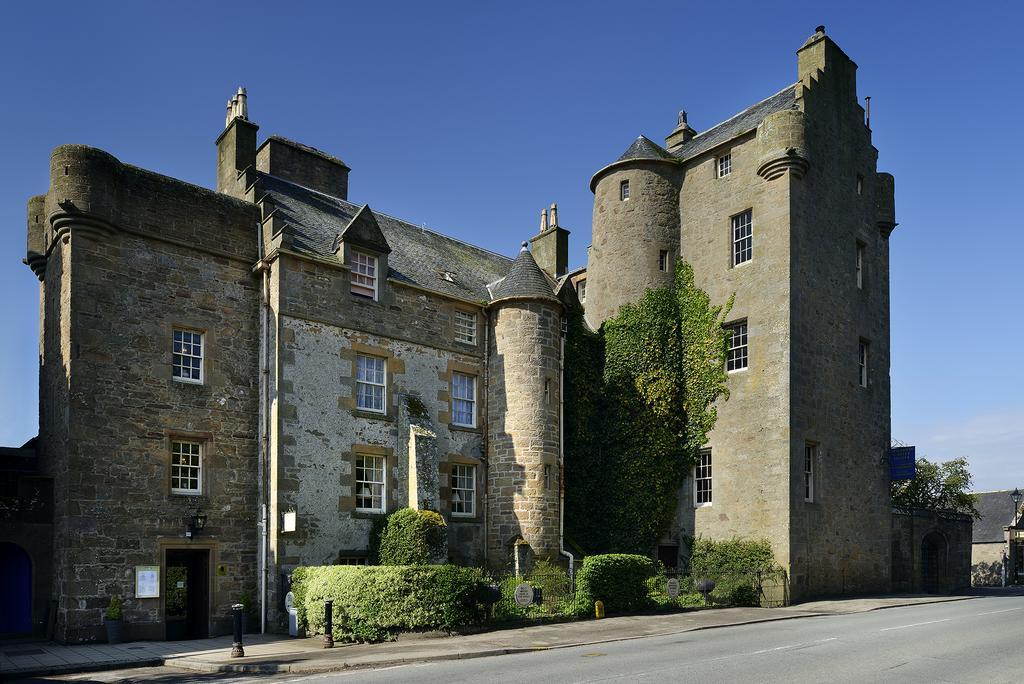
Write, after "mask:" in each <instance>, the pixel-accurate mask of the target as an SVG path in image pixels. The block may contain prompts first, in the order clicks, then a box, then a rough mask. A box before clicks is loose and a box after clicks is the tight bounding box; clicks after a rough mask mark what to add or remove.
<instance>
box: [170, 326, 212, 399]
mask: <svg viewBox="0 0 1024 684" xmlns="http://www.w3.org/2000/svg"><path fill="white" fill-rule="evenodd" d="M179 335H180V336H181V340H180V341H179V340H178V339H177V338H178V336H179ZM186 335H190V336H191V341H190V342H185V336H186ZM196 337H198V338H199V354H198V356H197V355H196V354H193V353H192V350H191V349H189V352H188V353H185V345H186V344H188V345H189V346H190V347H191V346H193V345H195V344H196V342H195V338H196ZM179 343H180V344H181V346H180V347H179V346H178V345H179ZM179 359H180V360H181V362H180V363H179ZM191 359H199V377H198V378H193V377H188V378H186V377H183V376H181V375H175V370H176V369H177V368H179V367H180V368H182V369H183V370H184V369H185V365H184V361H185V360H191ZM205 366H206V334H205V333H203V332H202V331H199V330H192V329H190V328H173V329H172V330H171V379H172V380H173V381H174V382H184V383H186V384H189V385H202V384H203V383H204V382H205V380H206V378H205V375H206V368H205ZM188 370H189V371H190V372H191V370H192V367H191V365H189V368H188Z"/></svg>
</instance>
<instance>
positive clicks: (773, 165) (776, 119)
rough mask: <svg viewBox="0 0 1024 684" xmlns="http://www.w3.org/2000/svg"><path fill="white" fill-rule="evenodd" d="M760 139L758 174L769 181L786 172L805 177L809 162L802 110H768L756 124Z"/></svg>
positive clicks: (797, 176)
mask: <svg viewBox="0 0 1024 684" xmlns="http://www.w3.org/2000/svg"><path fill="white" fill-rule="evenodd" d="M757 140H758V145H759V147H760V154H759V156H758V166H757V175H759V176H761V177H762V178H764V179H765V180H769V181H770V180H774V179H776V178H779V177H780V176H783V175H785V174H786V173H789V174H791V175H793V176H794V177H795V178H803V175H804V174H805V173H806V172H807V168H808V167H809V166H810V162H809V161H808V156H807V129H806V122H805V119H804V113H803V112H802V111H800V110H799V109H784V110H782V111H780V112H775V113H774V114H769V115H768V116H766V117H765V118H764V120H763V121H762V122H761V123H760V125H759V126H758V127H757Z"/></svg>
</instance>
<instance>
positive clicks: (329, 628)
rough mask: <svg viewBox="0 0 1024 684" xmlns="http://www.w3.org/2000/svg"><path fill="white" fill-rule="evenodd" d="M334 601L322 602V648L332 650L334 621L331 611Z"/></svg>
mask: <svg viewBox="0 0 1024 684" xmlns="http://www.w3.org/2000/svg"><path fill="white" fill-rule="evenodd" d="M333 606H334V601H332V600H330V599H326V600H325V601H324V642H323V647H324V648H334V634H333V633H332V632H334V624H333V623H334V620H333V617H334V616H333V610H332V607H333Z"/></svg>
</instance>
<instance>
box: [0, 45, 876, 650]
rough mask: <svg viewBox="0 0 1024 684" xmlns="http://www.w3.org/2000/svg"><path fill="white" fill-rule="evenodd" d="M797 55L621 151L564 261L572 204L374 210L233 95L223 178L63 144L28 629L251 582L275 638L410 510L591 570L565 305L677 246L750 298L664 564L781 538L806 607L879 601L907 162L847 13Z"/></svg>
mask: <svg viewBox="0 0 1024 684" xmlns="http://www.w3.org/2000/svg"><path fill="white" fill-rule="evenodd" d="M797 54H798V73H797V80H796V82H795V83H793V84H791V85H788V86H787V87H786V88H784V89H783V90H781V91H779V92H777V93H776V94H775V95H772V96H771V97H769V98H768V99H766V100H763V101H762V102H759V103H758V104H755V105H754V106H752V107H750V108H749V109H747V110H744V111H743V112H741V113H740V114H738V115H736V116H734V117H732V118H731V119H729V120H727V121H725V122H723V123H722V124H719V125H717V126H715V127H713V128H711V129H709V130H707V131H704V132H703V133H697V132H696V131H694V130H693V129H692V128H690V126H689V125H688V123H687V121H686V117H685V115H681V116H680V119H679V123H678V126H677V127H676V128H675V130H673V131H672V132H671V133H670V134H669V136H668V138H667V139H666V146H665V147H661V146H659V145H657V144H655V143H653V142H652V141H650V140H649V139H647V138H643V137H641V138H640V139H638V140H637V141H636V142H635V143H634V144H633V145H631V146H630V148H629V149H628V150H627V152H626V153H625V154H624V155H623V156H622V157H621V158H620V159H618V160H617V161H615V162H614V163H612V164H610V165H608V166H606V167H605V168H603V169H601V170H600V171H598V172H597V174H596V175H595V176H594V178H593V180H592V181H591V188H592V189H593V191H594V193H595V199H594V215H593V243H592V246H591V250H590V256H589V261H588V264H587V266H586V267H585V268H580V269H576V270H574V271H571V272H570V271H569V269H568V235H569V233H568V231H567V230H566V229H565V228H564V227H562V226H561V225H560V224H559V221H558V216H557V210H556V208H555V207H554V206H552V208H551V213H550V215H548V214H547V213H545V214H544V215H543V219H542V224H541V229H540V232H539V233H538V234H537V235H536V236H534V237H533V238H532V239H531V241H530V242H531V243H532V251H531V250H530V249H529V248H528V245H527V243H523V245H522V248H521V249H520V251H519V252H518V254H517V255H516V256H515V257H514V258H509V257H506V256H503V255H500V254H495V253H492V252H488V251H486V250H483V249H480V248H478V247H474V246H472V245H469V244H466V243H464V242H461V241H458V240H455V239H452V238H449V237H445V236H444V235H441V234H439V233H436V232H433V231H431V230H428V229H426V228H423V227H420V226H417V225H415V224H413V223H409V222H406V221H402V220H400V219H397V218H394V217H392V216H389V215H387V214H385V213H383V212H380V211H376V210H374V209H371V208H370V207H368V206H366V205H365V204H359V203H356V202H351V201H349V171H350V169H349V167H348V166H346V165H345V164H344V163H343V162H342V161H341V160H339V159H337V158H335V157H332V156H329V155H327V154H324V153H323V152H320V151H318V150H315V149H313V148H310V147H307V146H305V145H302V144H300V143H296V142H293V141H291V140H288V139H285V138H282V137H278V136H271V137H268V138H266V139H265V140H264V141H263V142H262V143H258V139H257V131H258V127H257V125H256V124H255V123H253V122H252V121H250V120H249V118H248V112H247V104H246V96H245V93H244V91H242V90H240V91H239V93H238V95H236V96H235V97H234V98H233V99H232V101H231V102H229V104H228V112H227V117H226V122H225V129H224V131H223V132H222V133H221V135H220V137H219V138H218V139H217V141H216V145H217V188H216V190H209V189H206V188H201V187H197V186H194V185H191V184H188V183H184V182H181V181H178V180H175V179H172V178H168V177H166V176H162V175H159V174H157V173H154V172H152V171H147V170H144V169H140V168H136V167H133V166H130V165H128V164H124V163H122V162H120V161H119V160H117V159H115V158H114V157H112V156H111V155H109V154H107V153H105V152H103V151H100V150H97V149H93V148H89V147H85V146H81V145H66V146H62V147H59V148H57V149H56V150H54V152H53V155H52V157H51V160H50V187H49V189H48V191H47V192H46V194H44V195H39V196H37V197H33V198H32V199H30V200H29V203H28V256H27V258H26V263H27V264H28V265H29V267H30V268H31V269H32V271H33V272H34V273H35V274H36V276H38V278H39V280H40V425H39V437H38V440H37V441H36V442H35V443H34V444H33V445H31V447H30V448H29V449H28V450H29V451H31V452H32V455H31V458H30V460H32V461H33V463H32V466H31V469H30V470H31V471H32V474H33V475H32V477H42V478H43V479H45V480H47V481H48V482H50V483H51V484H52V489H53V497H52V502H53V503H52V505H53V511H52V517H50V518H49V519H48V520H49V523H47V524H49V527H48V531H47V532H46V533H47V534H50V535H52V544H51V547H52V550H53V555H52V568H46V567H44V566H43V565H40V566H39V567H36V568H35V569H34V571H33V572H35V573H36V579H35V580H34V581H35V586H36V587H39V586H46V585H47V584H48V585H49V586H50V587H51V589H50V592H49V595H47V596H41V595H39V591H38V589H37V592H36V594H35V600H36V602H37V603H38V604H39V605H41V606H42V608H41V609H38V610H36V611H35V612H34V614H33V615H34V618H33V619H34V621H35V625H36V629H37V630H39V629H42V628H43V624H42V622H41V621H44V620H47V619H49V622H50V628H52V629H53V632H54V634H55V636H56V638H57V639H59V640H62V641H86V640H92V639H97V638H101V632H102V629H103V626H102V621H101V614H102V610H103V608H104V607H105V606H106V605H107V602H108V600H109V598H110V596H112V595H121V596H124V597H126V600H127V603H126V611H125V618H126V622H127V629H128V636H129V637H130V638H171V637H175V636H204V635H207V634H214V633H225V632H226V631H227V630H228V622H227V621H228V614H229V606H230V605H231V604H232V603H235V602H237V601H240V600H243V599H244V598H245V597H246V596H248V597H249V598H250V599H251V601H252V602H253V603H254V604H255V605H256V606H257V607H259V608H261V610H259V611H258V612H259V613H260V614H262V615H263V616H264V617H265V618H266V621H267V625H268V628H270V629H278V628H280V626H281V617H282V607H283V597H284V594H285V592H286V591H287V575H288V573H289V572H290V571H291V569H292V568H294V567H295V566H297V565H299V564H325V563H362V562H365V561H366V558H367V553H368V551H367V545H368V540H369V535H370V531H371V527H372V526H373V524H374V522H375V521H377V520H380V519H381V517H382V516H383V515H384V514H385V513H386V512H388V511H392V510H395V509H397V508H400V507H403V506H414V507H419V508H430V509H436V510H439V511H440V512H441V513H442V514H443V515H444V516H445V518H447V519H448V521H449V528H448V529H449V538H448V550H449V556H450V557H451V559H452V560H454V561H457V562H464V563H480V564H488V565H490V566H493V567H508V566H510V565H512V564H513V563H515V562H517V561H522V562H529V561H530V560H531V559H532V558H537V557H545V558H562V559H569V558H570V554H569V553H568V552H567V551H566V550H565V548H564V541H563V539H562V534H561V515H562V492H563V482H562V476H561V474H562V444H561V441H562V431H561V418H562V396H561V388H562V374H563V370H564V367H565V365H566V364H571V363H572V359H571V358H564V355H563V351H564V345H563V322H564V313H565V311H566V307H569V306H574V305H575V304H576V303H577V301H581V302H583V304H584V306H585V312H586V317H587V320H588V321H589V323H590V324H591V325H592V326H593V327H595V328H596V327H598V326H599V325H600V324H601V322H602V321H603V320H605V319H607V318H608V317H609V316H612V315H614V313H615V311H616V310H617V309H618V307H619V306H620V305H621V304H622V303H624V302H628V301H632V300H635V299H637V298H639V297H640V296H641V295H642V294H643V292H644V289H645V288H647V287H651V286H657V285H659V284H664V283H667V282H669V278H670V273H671V271H672V268H671V264H672V262H673V261H674V260H675V259H676V258H680V257H681V258H683V259H686V260H687V261H689V262H690V263H692V264H693V266H694V269H695V272H696V276H697V284H698V285H699V286H701V287H702V288H704V289H705V290H706V291H707V292H708V293H709V294H710V295H711V298H712V300H714V301H724V300H725V299H727V298H728V297H729V296H730V295H731V294H732V293H736V305H735V308H734V309H733V314H732V316H733V318H732V319H731V320H730V321H729V326H730V330H731V331H732V335H731V340H732V342H731V347H730V352H729V370H730V371H731V374H730V381H729V382H730V390H731V394H732V396H731V399H730V400H729V401H728V402H725V403H723V404H722V405H721V407H720V413H719V416H720V417H719V421H718V424H717V426H716V428H715V430H714V432H713V434H712V436H711V439H710V441H709V444H708V448H707V450H706V451H705V452H704V453H703V454H702V457H701V463H700V465H699V466H698V468H697V469H696V471H695V473H694V477H693V478H692V481H691V482H688V483H687V484H686V486H684V488H683V491H682V492H681V494H680V506H679V512H678V516H677V522H676V524H675V525H674V527H673V529H671V530H670V531H669V532H668V534H667V535H666V537H665V539H664V540H663V544H662V546H661V548H659V549H652V550H651V552H652V554H654V553H657V554H658V555H659V557H661V558H663V559H665V560H667V561H669V562H672V561H676V560H678V559H679V558H680V557H684V556H685V554H686V549H685V547H684V546H682V545H681V540H682V539H683V537H684V536H687V535H694V534H701V535H705V536H711V537H728V536H733V535H743V536H763V537H767V538H768V539H770V540H771V542H772V545H773V548H774V550H775V553H776V556H777V558H778V560H779V561H780V562H781V563H782V564H783V566H784V567H785V568H786V570H787V571H788V573H789V577H790V586H789V592H790V595H791V597H792V598H802V597H806V596H811V595H816V594H828V593H840V592H863V591H884V590H887V589H888V588H889V587H890V584H891V569H890V568H891V565H890V564H891V561H892V558H891V553H892V552H891V548H892V546H891V531H892V529H893V522H892V521H893V518H892V517H891V511H890V507H889V498H888V480H887V469H886V464H885V460H884V459H885V454H886V448H887V447H888V445H889V293H888V282H889V281H888V239H889V235H890V233H891V231H892V230H893V228H894V227H895V225H896V221H895V216H894V201H893V179H892V176H890V175H888V174H885V173H880V172H877V171H876V168H875V161H876V156H877V152H876V150H875V149H874V147H873V146H872V145H871V131H870V128H869V127H868V126H867V125H866V123H865V120H864V112H863V110H862V109H861V107H860V105H859V104H858V100H857V95H856V89H855V70H856V66H855V65H854V63H853V62H852V61H850V59H849V58H848V57H847V56H846V55H845V54H844V53H843V52H842V50H840V49H839V47H838V46H837V45H836V44H835V43H834V42H833V41H832V40H831V39H830V38H829V37H827V36H826V35H825V33H824V29H823V28H821V29H819V30H818V31H816V32H815V34H814V35H813V36H812V37H811V38H809V39H808V40H807V42H806V43H805V44H804V45H803V47H802V48H801V49H800V50H799V52H798V53H797ZM20 457H21V456H19V458H20ZM26 458H29V457H28V456H26ZM571 484H572V483H566V485H567V486H571ZM48 486H49V485H48ZM44 523H46V521H44ZM0 531H2V528H0ZM47 539H48V538H47ZM0 541H2V540H0ZM15 543H16V540H15ZM47 543H50V542H47ZM39 573H42V574H44V575H45V577H46V579H45V581H40V580H39ZM154 580H155V581H157V582H158V586H156V587H154V586H152V585H151V583H152V582H153V581H154ZM51 599H52V601H53V605H52V609H48V608H47V605H48V602H49V601H50V600H51ZM48 615H49V616H50V617H49V618H48V617H47V616H48Z"/></svg>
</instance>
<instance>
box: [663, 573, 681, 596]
mask: <svg viewBox="0 0 1024 684" xmlns="http://www.w3.org/2000/svg"><path fill="white" fill-rule="evenodd" d="M665 591H666V592H667V593H668V597H669V598H670V599H672V600H673V601H675V600H676V598H677V597H678V596H679V580H678V579H676V578H675V577H669V578H668V582H666V586H665Z"/></svg>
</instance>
